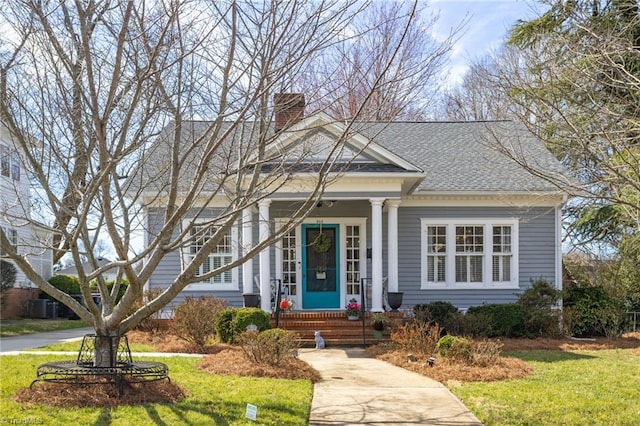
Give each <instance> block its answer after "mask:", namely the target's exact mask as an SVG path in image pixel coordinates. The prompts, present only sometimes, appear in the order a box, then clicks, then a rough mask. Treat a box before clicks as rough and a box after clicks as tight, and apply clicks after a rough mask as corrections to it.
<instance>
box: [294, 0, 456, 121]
mask: <svg viewBox="0 0 640 426" xmlns="http://www.w3.org/2000/svg"><path fill="white" fill-rule="evenodd" d="M419 6H420V5H419V4H418V3H417V2H416V3H413V2H402V1H400V2H374V3H373V4H372V7H369V8H367V10H366V11H364V12H363V13H362V14H360V15H358V17H357V18H356V19H355V21H354V23H353V25H352V27H351V29H352V30H353V31H355V32H356V33H358V34H360V35H359V36H358V37H350V38H348V39H346V40H344V41H343V42H341V43H339V44H337V45H336V46H335V47H334V48H333V49H328V50H326V51H324V52H323V53H324V54H323V55H322V56H321V57H319V58H318V60H317V61H316V62H315V65H314V67H313V70H312V71H311V73H310V74H307V75H306V78H305V82H304V84H305V85H306V86H307V87H309V88H311V89H310V90H311V91H313V92H317V93H318V95H319V98H318V99H317V103H318V106H319V107H321V108H324V109H325V111H326V112H327V113H328V114H329V115H331V116H333V117H335V118H338V119H351V118H353V117H356V116H357V117H358V118H359V119H361V120H374V121H388V120H393V119H398V120H409V119H412V120H421V119H425V118H426V117H427V116H429V115H432V114H433V111H432V107H434V106H435V105H436V102H437V96H436V95H437V94H438V93H439V90H440V84H441V78H440V76H439V75H440V74H441V72H442V70H443V67H444V65H445V64H446V60H447V58H448V55H449V53H450V51H451V49H452V47H453V44H454V42H455V41H456V39H457V37H458V34H459V33H460V31H461V28H462V26H463V23H461V24H460V26H458V27H456V28H453V29H452V30H451V33H450V34H449V36H448V37H447V38H445V39H444V40H436V39H435V38H434V37H433V35H432V29H433V26H434V24H435V23H436V22H437V20H438V16H437V15H434V14H428V12H427V10H428V9H427V8H426V7H425V6H424V5H423V6H422V7H419ZM407 22H409V25H405V24H406V23H407ZM398 47H399V48H398Z"/></svg>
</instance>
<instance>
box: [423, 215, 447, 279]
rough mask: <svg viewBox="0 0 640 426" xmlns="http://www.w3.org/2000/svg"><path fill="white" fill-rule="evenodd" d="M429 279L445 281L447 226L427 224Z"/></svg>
mask: <svg viewBox="0 0 640 426" xmlns="http://www.w3.org/2000/svg"><path fill="white" fill-rule="evenodd" d="M426 232H427V275H428V278H427V280H428V281H429V282H433V283H444V282H445V281H446V271H447V227H446V226H441V225H433V226H427V229H426Z"/></svg>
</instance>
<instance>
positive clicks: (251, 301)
mask: <svg viewBox="0 0 640 426" xmlns="http://www.w3.org/2000/svg"><path fill="white" fill-rule="evenodd" d="M242 297H243V298H244V307H245V308H259V307H260V294H258V293H245V294H243V295H242Z"/></svg>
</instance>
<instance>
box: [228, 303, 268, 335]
mask: <svg viewBox="0 0 640 426" xmlns="http://www.w3.org/2000/svg"><path fill="white" fill-rule="evenodd" d="M251 324H253V325H255V326H256V327H257V328H258V331H264V330H268V329H270V328H271V315H269V314H268V313H266V312H265V311H263V310H262V309H260V308H241V309H238V312H236V317H235V321H234V328H233V329H234V332H235V333H236V334H240V333H243V332H245V331H246V330H247V327H248V326H250V325H251Z"/></svg>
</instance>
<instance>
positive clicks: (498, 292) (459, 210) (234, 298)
mask: <svg viewBox="0 0 640 426" xmlns="http://www.w3.org/2000/svg"><path fill="white" fill-rule="evenodd" d="M295 207H296V205H295V203H292V202H285V201H274V202H273V203H272V204H271V209H270V216H271V219H275V218H282V217H289V216H290V215H291V214H292V212H293V211H294V210H295ZM160 213H161V212H159V211H153V212H151V214H150V216H149V225H150V228H149V229H151V232H153V229H157V228H154V224H155V226H157V224H158V223H159V222H160V220H161V217H162V216H161V214H160ZM309 217H310V218H313V217H322V218H330V217H366V218H367V228H368V229H367V247H371V205H370V203H369V202H368V201H337V202H335V203H334V205H333V206H332V207H320V208H316V209H314V210H313V211H312V212H311V214H310V215H309ZM421 218H432V219H464V218H482V219H488V218H517V219H518V220H519V259H518V261H519V282H520V290H514V289H478V290H468V289H459V290H457V289H446V290H436V289H433V290H421V289H420V280H421V255H422V253H421V247H420V244H421V241H420V235H421V229H420V226H421V222H420V220H421ZM256 219H257V214H254V221H255V220H256ZM256 223H257V222H256ZM398 223H399V225H398V228H399V229H398V240H399V241H398V249H399V256H398V271H399V277H398V279H399V291H401V292H404V301H403V308H410V307H411V306H413V305H415V304H418V303H429V302H433V301H439V300H443V301H449V302H451V303H453V304H454V305H455V306H457V307H458V308H461V309H466V308H468V307H469V306H477V305H481V304H483V303H509V302H513V301H515V300H516V299H517V296H518V293H521V292H522V291H523V290H524V289H526V288H527V287H528V286H529V285H530V282H531V280H532V279H535V278H540V277H542V278H545V279H547V280H548V281H549V282H552V283H553V282H554V280H555V212H554V209H553V208H530V209H518V208H499V207H491V208H481V207H402V206H401V207H400V208H399V210H398ZM253 239H254V242H257V241H258V227H257V225H256V226H254V232H253ZM386 246H387V215H386V214H383V247H384V249H383V259H384V266H383V274H384V275H385V276H386V275H387V261H386V259H387V250H386ZM252 262H253V268H254V274H258V272H259V260H258V257H257V256H256V257H255V258H254V259H253V260H252ZM179 270H180V258H179V255H178V253H177V252H175V253H170V254H168V255H167V256H166V257H165V259H164V260H163V261H162V262H161V263H160V265H159V266H158V268H157V269H156V271H155V272H154V273H153V275H152V277H151V279H150V281H149V286H150V287H166V286H167V285H168V284H170V283H171V282H172V281H173V279H174V278H175V276H176V273H177V271H179ZM271 271H272V274H274V273H275V253H273V252H272V256H271ZM367 271H369V274H370V273H371V272H370V271H371V261H370V260H367ZM238 275H239V290H238V291H216V292H214V291H211V292H192V291H189V292H183V293H182V294H181V295H180V296H179V297H178V298H177V299H176V300H175V301H174V303H179V302H180V301H182V300H183V298H184V297H186V296H196V297H198V296H203V295H215V296H216V297H221V298H225V299H227V300H229V301H230V302H231V303H232V304H233V305H235V306H241V305H242V268H239V274H238ZM254 290H255V291H258V289H257V287H255V284H254Z"/></svg>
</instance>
